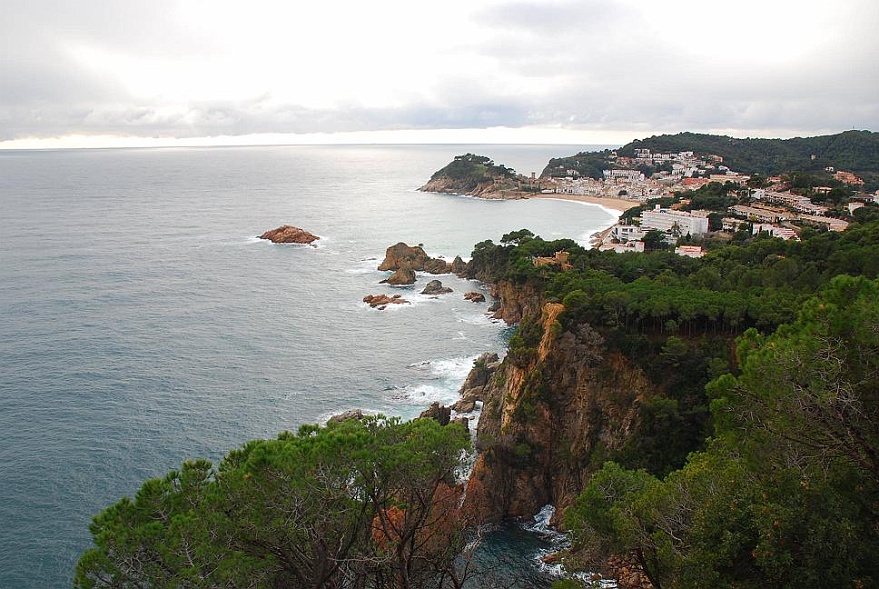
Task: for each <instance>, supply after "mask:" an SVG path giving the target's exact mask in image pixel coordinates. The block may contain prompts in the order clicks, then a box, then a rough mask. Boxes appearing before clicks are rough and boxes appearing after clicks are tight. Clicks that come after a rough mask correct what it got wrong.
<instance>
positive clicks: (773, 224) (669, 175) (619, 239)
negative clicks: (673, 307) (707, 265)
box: [539, 149, 879, 257]
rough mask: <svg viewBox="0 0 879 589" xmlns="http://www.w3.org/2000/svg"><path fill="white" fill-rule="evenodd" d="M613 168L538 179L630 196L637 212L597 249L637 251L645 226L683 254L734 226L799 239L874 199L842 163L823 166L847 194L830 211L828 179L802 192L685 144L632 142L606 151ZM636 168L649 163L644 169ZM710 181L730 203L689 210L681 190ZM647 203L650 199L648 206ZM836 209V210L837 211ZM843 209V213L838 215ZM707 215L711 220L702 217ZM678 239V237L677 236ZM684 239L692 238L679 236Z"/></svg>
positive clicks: (835, 226)
mask: <svg viewBox="0 0 879 589" xmlns="http://www.w3.org/2000/svg"><path fill="white" fill-rule="evenodd" d="M609 161H611V162H612V165H613V167H610V168H609V169H605V170H603V173H602V178H601V179H595V178H591V177H584V176H581V175H580V174H579V173H578V172H577V171H576V170H573V169H567V170H564V172H563V174H562V173H559V172H560V171H561V170H553V172H554V173H553V174H551V175H546V174H544V176H543V177H541V178H540V180H539V187H540V190H541V192H543V193H553V194H560V195H563V194H570V195H580V196H588V197H593V198H596V199H601V198H612V199H622V200H627V201H631V202H633V203H637V205H638V206H639V208H640V210H641V214H640V216H639V217H633V218H630V219H629V221H628V222H626V223H619V224H616V225H614V226H613V227H612V228H610V229H609V230H608V231H606V232H604V233H602V234H601V235H600V236H599V239H598V241H597V243H596V244H595V245H596V246H597V247H599V248H600V249H602V250H614V251H617V252H641V251H644V250H645V241H644V238H645V236H646V235H647V234H648V233H651V232H659V233H660V234H661V237H662V240H663V241H664V242H665V244H667V245H668V246H676V247H675V252H676V253H678V254H680V255H685V256H690V257H701V256H702V255H704V249H703V247H702V246H701V245H700V242H701V241H702V239H703V237H705V236H707V235H708V234H709V233H711V234H720V236H721V238H722V236H723V234H724V233H725V234H727V236H731V235H733V234H735V233H736V232H738V231H747V232H749V233H750V234H753V235H757V234H760V233H765V234H767V235H769V236H772V237H778V238H781V239H794V240H797V239H799V234H800V233H801V231H802V230H803V229H804V228H806V227H811V228H813V229H815V230H818V231H844V230H845V229H846V227H848V221H846V220H845V219H844V218H840V217H844V216H851V215H852V214H853V213H854V211H855V210H857V209H858V208H860V207H863V206H866V205H867V204H879V191H876V192H875V193H864V192H858V190H859V189H861V188H863V186H864V181H863V180H862V179H861V178H859V177H858V176H857V175H855V174H853V173H851V172H847V171H844V170H835V169H833V168H827V169H826V170H825V171H826V172H827V173H828V174H832V177H833V178H834V179H835V180H836V181H837V184H838V183H842V184H843V185H845V186H846V187H847V188H848V192H849V193H850V194H851V196H849V197H848V198H847V199H846V200H847V202H846V203H845V207H844V210H843V211H840V210H839V208H837V209H836V210H831V208H830V207H828V206H825V205H824V204H817V203H816V202H814V201H818V202H821V198H822V197H823V196H826V195H828V194H829V193H831V192H832V191H833V190H834V188H833V187H831V186H815V187H812V188H811V189H810V190H809V191H808V192H807V193H806V194H803V193H802V192H804V191H802V190H799V191H795V189H794V188H793V187H792V186H791V183H790V182H789V181H788V180H787V179H785V178H783V177H781V176H770V177H765V178H760V179H759V182H753V181H752V177H751V176H749V175H746V174H743V173H740V172H737V171H734V170H731V169H730V168H729V167H727V166H725V165H723V158H722V157H720V156H717V155H710V154H709V155H696V154H694V152H692V151H682V152H678V153H658V152H652V151H651V150H649V149H636V150H635V156H634V157H622V156H617V155H616V153H613V154H612V156H611V157H610V158H609ZM643 170H654V172H653V173H651V174H650V175H649V177H648V176H646V175H645V173H644V171H643ZM711 183H717V184H718V185H719V187H720V186H722V191H723V192H725V193H726V195H728V196H730V197H732V199H731V200H732V202H733V204H730V205H729V206H726V207H724V209H723V210H717V208H713V209H707V208H706V209H692V207H689V206H688V205H689V204H690V200H689V198H688V197H689V196H690V195H692V194H695V193H694V191H698V190H699V189H701V188H703V187H707V186H709V185H710V184H711ZM651 205H653V206H651ZM840 212H842V213H843V214H840ZM846 213H847V215H846ZM710 221H711V222H710ZM682 238H683V239H682ZM681 242H692V243H681Z"/></svg>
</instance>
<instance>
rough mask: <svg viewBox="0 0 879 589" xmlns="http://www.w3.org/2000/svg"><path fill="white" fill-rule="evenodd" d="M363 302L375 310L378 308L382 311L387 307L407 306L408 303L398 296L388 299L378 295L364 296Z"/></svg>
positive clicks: (386, 296) (383, 295) (385, 296)
mask: <svg viewBox="0 0 879 589" xmlns="http://www.w3.org/2000/svg"><path fill="white" fill-rule="evenodd" d="M363 302H364V303H366V304H367V305H369V306H370V307H372V308H373V309H375V308H376V307H379V308H380V309H384V307H385V306H387V305H391V304H393V305H401V304H408V303H409V301H407V300H406V299H404V298H402V297H400V295H394V296H392V297H389V296H388V295H386V294H378V295H366V296H365V297H363Z"/></svg>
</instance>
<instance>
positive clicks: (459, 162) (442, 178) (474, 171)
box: [420, 153, 521, 198]
mask: <svg viewBox="0 0 879 589" xmlns="http://www.w3.org/2000/svg"><path fill="white" fill-rule="evenodd" d="M420 190H422V191H425V192H449V193H455V194H470V195H473V196H483V197H487V198H491V197H493V196H495V195H502V194H503V193H505V192H512V191H519V190H521V187H520V182H519V176H518V174H516V171H515V170H513V169H511V168H508V167H506V166H504V165H503V164H495V163H494V161H492V159H491V158H489V157H486V156H484V155H475V154H472V153H467V154H464V155H458V156H455V159H454V160H452V162H451V163H449V164H448V165H446V166H444V167H443V168H441V169H439V170H437V171H436V172H434V174H433V175H432V176H431V177H430V181H429V182H428V183H427V184H425V185H424V186H422V187H421V188H420Z"/></svg>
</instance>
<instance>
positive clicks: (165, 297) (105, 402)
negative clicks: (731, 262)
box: [0, 146, 613, 588]
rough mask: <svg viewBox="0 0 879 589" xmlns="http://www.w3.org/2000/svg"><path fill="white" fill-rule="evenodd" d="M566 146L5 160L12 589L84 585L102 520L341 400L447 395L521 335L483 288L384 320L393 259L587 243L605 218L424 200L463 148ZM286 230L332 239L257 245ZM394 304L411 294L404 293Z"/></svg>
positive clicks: (498, 154)
mask: <svg viewBox="0 0 879 589" xmlns="http://www.w3.org/2000/svg"><path fill="white" fill-rule="evenodd" d="M579 149H581V148H580V147H576V148H574V147H571V146H556V147H552V146H540V147H533V146H532V147H521V146H417V147H411V146H406V147H402V146H400V147H396V146H395V147H376V146H358V147H271V148H263V147H259V148H256V147H250V148H210V149H165V150H163V149H151V150H76V151H55V152H0V465H2V468H0V587H3V588H6V587H8V588H47V587H48V588H51V587H66V586H69V584H70V578H71V576H72V570H73V566H74V563H75V562H76V559H77V557H78V555H79V554H80V553H81V552H82V550H84V549H85V548H86V547H88V545H89V543H90V537H89V534H88V523H89V521H90V519H91V517H92V516H93V515H94V514H95V513H97V512H98V511H100V510H101V509H103V508H104V507H106V506H107V505H109V504H110V503H112V502H114V501H116V500H117V499H119V498H120V497H121V496H123V495H131V494H133V493H134V492H135V491H136V490H137V488H138V487H139V486H140V484H141V483H142V482H143V481H144V480H145V479H147V478H150V477H155V476H160V475H162V474H164V473H165V472H167V471H168V470H169V469H171V468H174V467H176V466H178V465H179V464H180V462H181V461H182V460H184V459H187V458H195V457H206V458H209V459H212V460H217V459H218V458H220V457H221V456H222V455H223V454H225V453H226V452H227V451H228V450H230V449H231V448H233V447H236V446H238V445H240V444H242V443H243V442H245V441H246V440H249V439H252V438H256V437H274V436H275V435H276V434H277V432H279V431H281V430H285V429H295V428H296V427H298V426H299V425H300V424H302V423H308V422H317V421H322V420H324V419H326V418H327V417H328V416H330V415H333V414H335V413H338V412H341V411H343V410H345V409H349V408H353V407H359V408H363V409H367V410H371V411H380V412H384V413H387V414H394V415H402V416H404V417H412V416H415V415H417V414H418V413H419V412H420V411H421V410H422V409H423V408H424V407H426V406H427V405H428V404H430V402H432V401H434V400H439V401H443V402H448V401H451V400H453V399H454V398H455V393H456V391H457V388H458V387H459V386H460V383H461V381H462V380H463V378H464V376H465V375H466V373H467V371H468V369H469V367H470V365H471V363H472V360H473V358H474V357H475V356H477V355H478V354H480V353H482V352H485V351H501V350H502V349H503V342H504V337H505V333H506V330H505V328H504V326H503V325H500V324H498V323H496V322H493V321H491V320H489V319H488V318H487V316H486V314H485V311H486V307H487V305H475V304H472V303H469V302H466V301H464V300H462V295H463V293H464V292H466V291H468V290H477V289H479V288H481V286H480V285H479V284H477V283H468V282H466V281H462V280H460V279H457V278H455V277H452V276H443V277H440V278H441V280H442V281H443V282H444V284H446V285H447V286H451V287H452V288H453V289H454V290H455V292H454V293H453V294H450V295H446V296H443V297H440V298H438V299H431V298H427V297H423V296H421V295H419V294H417V293H418V291H420V290H421V288H422V287H423V285H424V284H425V283H426V282H427V281H428V280H429V279H430V278H433V277H423V276H421V277H419V281H418V283H417V284H416V285H415V288H414V289H408V290H404V291H403V294H404V296H405V297H406V298H408V299H410V300H411V301H412V302H413V304H412V305H405V306H398V307H393V308H389V309H388V310H387V311H384V312H379V311H376V310H373V309H369V308H368V307H367V306H366V305H365V304H363V303H362V302H361V299H362V298H363V296H364V295H366V294H376V293H380V292H389V291H391V289H390V288H389V287H386V286H385V285H379V284H378V282H379V281H380V280H381V279H382V278H383V277H384V273H380V272H378V271H377V270H376V266H377V265H378V264H379V262H380V261H381V259H382V257H383V255H384V251H385V248H386V247H387V246H389V245H391V244H394V243H396V242H398V241H405V242H407V243H410V244H417V243H423V244H424V247H425V249H426V250H427V251H428V253H430V254H431V255H434V256H437V255H442V256H446V257H449V258H450V259H451V257H453V256H455V255H456V254H461V255H462V256H464V257H465V258H466V257H467V256H468V255H469V252H470V251H471V249H472V246H473V245H474V244H475V243H477V242H479V241H482V240H484V239H493V240H495V241H497V240H498V239H499V238H500V237H501V235H503V234H504V233H506V232H509V231H512V230H516V229H520V228H523V227H527V228H529V229H531V230H532V231H534V232H535V233H537V234H539V235H541V236H543V237H545V238H557V237H573V238H575V239H578V240H580V241H583V242H585V241H586V240H587V239H588V236H589V235H590V234H591V233H593V232H595V231H596V230H598V229H599V228H601V227H604V226H607V225H608V224H609V223H610V222H612V220H613V217H612V216H611V215H610V214H609V213H607V212H605V211H603V210H602V209H599V208H597V207H592V206H586V205H580V204H576V203H566V202H558V201H545V200H544V201H541V200H537V199H534V200H528V201H510V202H495V201H480V200H475V199H471V198H466V197H455V196H444V195H432V194H422V193H419V192H416V191H415V188H417V187H418V186H420V185H421V184H423V183H424V182H425V181H426V180H427V179H428V178H429V177H430V175H431V174H432V173H433V172H434V171H435V170H437V169H439V168H440V167H442V166H444V165H445V164H446V163H448V162H449V161H450V160H451V159H452V158H453V157H454V156H455V155H457V154H460V153H465V152H468V151H470V152H475V153H483V154H485V155H489V156H490V157H493V158H494V159H495V161H496V162H498V163H503V164H506V165H508V166H511V167H513V168H515V169H517V170H519V171H522V172H525V173H528V172H530V171H532V170H533V171H537V172H538V173H539V172H540V170H541V169H542V167H543V166H544V165H545V163H546V162H547V160H548V159H549V158H550V157H558V156H563V155H569V154H571V153H574V152H576V151H578V150H579ZM283 223H289V224H293V225H298V226H300V227H304V228H306V229H308V230H309V231H311V232H313V233H316V234H318V235H320V236H322V239H321V240H320V242H319V244H320V245H319V246H318V247H307V246H279V245H273V244H270V243H268V242H265V241H262V240H258V239H255V238H254V236H255V235H258V234H259V233H262V232H263V231H264V230H266V229H270V228H274V227H276V226H278V225H281V224H283ZM395 292H399V291H395Z"/></svg>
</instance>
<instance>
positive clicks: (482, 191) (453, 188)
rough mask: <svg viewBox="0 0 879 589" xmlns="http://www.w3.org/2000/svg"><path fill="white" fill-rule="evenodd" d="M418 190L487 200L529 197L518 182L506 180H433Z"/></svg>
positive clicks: (444, 178) (445, 178)
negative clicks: (464, 195)
mask: <svg viewBox="0 0 879 589" xmlns="http://www.w3.org/2000/svg"><path fill="white" fill-rule="evenodd" d="M418 190H420V191H421V192H438V193H443V194H466V195H468V196H476V197H479V198H488V199H518V198H528V196H529V195H528V193H525V192H522V191H521V190H520V188H519V183H518V182H516V181H513V180H510V179H507V178H504V179H493V180H490V181H486V182H476V183H474V182H471V181H469V180H468V179H459V178H448V177H443V178H433V179H431V180H430V181H429V182H428V183H427V184H425V185H424V186H422V187H421V188H419V189H418Z"/></svg>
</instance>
